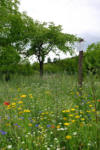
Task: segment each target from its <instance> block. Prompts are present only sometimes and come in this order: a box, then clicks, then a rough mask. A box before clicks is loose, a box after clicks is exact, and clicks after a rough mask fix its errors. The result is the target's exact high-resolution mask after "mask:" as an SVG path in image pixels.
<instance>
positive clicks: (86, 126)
mask: <svg viewBox="0 0 100 150" xmlns="http://www.w3.org/2000/svg"><path fill="white" fill-rule="evenodd" d="M99 109H100V79H99V78H95V77H94V76H87V77H85V80H84V82H83V89H82V96H81V95H80V94H79V92H78V85H77V76H68V75H66V74H55V75H45V76H44V77H43V79H40V78H39V76H29V77H25V76H17V75H16V76H14V77H13V78H12V80H11V81H9V82H5V81H4V80H0V150H8V149H11V150H100V144H99V141H100V135H99V132H100V116H99V115H100V114H99Z"/></svg>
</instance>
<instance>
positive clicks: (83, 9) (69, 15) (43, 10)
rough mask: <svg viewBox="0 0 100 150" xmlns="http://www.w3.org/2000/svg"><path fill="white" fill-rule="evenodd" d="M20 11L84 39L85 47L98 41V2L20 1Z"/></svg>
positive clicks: (99, 32) (68, 0) (71, 0)
mask: <svg viewBox="0 0 100 150" xmlns="http://www.w3.org/2000/svg"><path fill="white" fill-rule="evenodd" d="M20 11H25V12H27V14H28V15H29V16H31V17H32V18H33V19H34V20H38V21H40V22H44V21H45V22H54V23H55V24H56V25H62V28H63V32H65V33H70V34H75V35H77V36H80V37H82V38H84V40H85V45H86V46H87V45H88V44H91V43H93V42H98V41H100V0H20ZM86 46H85V48H86Z"/></svg>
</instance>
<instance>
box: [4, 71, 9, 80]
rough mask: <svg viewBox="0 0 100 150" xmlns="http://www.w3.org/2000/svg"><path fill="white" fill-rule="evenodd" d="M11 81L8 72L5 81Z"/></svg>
mask: <svg viewBox="0 0 100 150" xmlns="http://www.w3.org/2000/svg"><path fill="white" fill-rule="evenodd" d="M9 80H10V73H9V72H6V74H5V81H7V82H8V81H9Z"/></svg>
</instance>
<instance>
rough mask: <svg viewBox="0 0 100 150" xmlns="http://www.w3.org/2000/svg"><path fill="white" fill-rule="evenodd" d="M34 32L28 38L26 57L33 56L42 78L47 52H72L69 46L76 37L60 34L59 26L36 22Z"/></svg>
mask: <svg viewBox="0 0 100 150" xmlns="http://www.w3.org/2000/svg"><path fill="white" fill-rule="evenodd" d="M35 25H36V27H35V32H34V34H33V36H31V38H30V48H29V50H28V51H27V56H32V55H35V56H36V57H37V59H38V61H39V66H40V76H43V64H44V61H45V57H46V56H47V55H48V54H49V52H51V51H52V52H55V53H56V52H57V50H58V49H59V50H61V51H63V52H65V53H66V52H67V51H69V52H72V47H71V45H72V44H73V43H74V41H76V40H77V38H76V36H74V35H71V34H66V33H63V32H62V28H61V26H55V25H54V24H53V23H50V24H49V25H48V24H46V23H42V24H41V23H39V22H36V24H35Z"/></svg>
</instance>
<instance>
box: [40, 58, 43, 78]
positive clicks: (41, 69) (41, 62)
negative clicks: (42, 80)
mask: <svg viewBox="0 0 100 150" xmlns="http://www.w3.org/2000/svg"><path fill="white" fill-rule="evenodd" d="M40 77H43V61H40Z"/></svg>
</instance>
